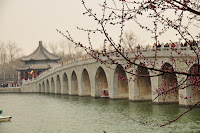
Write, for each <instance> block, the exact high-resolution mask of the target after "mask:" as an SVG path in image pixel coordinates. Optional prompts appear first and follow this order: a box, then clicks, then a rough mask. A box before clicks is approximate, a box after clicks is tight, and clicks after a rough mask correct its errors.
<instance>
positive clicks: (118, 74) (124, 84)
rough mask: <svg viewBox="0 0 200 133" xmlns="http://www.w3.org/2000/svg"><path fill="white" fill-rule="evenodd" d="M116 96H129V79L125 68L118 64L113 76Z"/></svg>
mask: <svg viewBox="0 0 200 133" xmlns="http://www.w3.org/2000/svg"><path fill="white" fill-rule="evenodd" d="M113 93H114V98H129V87H128V79H127V75H126V72H125V71H124V68H123V67H122V66H121V65H117V66H116V68H115V72H114V77H113Z"/></svg>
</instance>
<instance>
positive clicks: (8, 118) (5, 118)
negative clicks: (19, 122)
mask: <svg viewBox="0 0 200 133" xmlns="http://www.w3.org/2000/svg"><path fill="white" fill-rule="evenodd" d="M11 118H12V116H0V122H4V121H10V119H11Z"/></svg>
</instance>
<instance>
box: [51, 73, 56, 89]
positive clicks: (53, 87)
mask: <svg viewBox="0 0 200 133" xmlns="http://www.w3.org/2000/svg"><path fill="white" fill-rule="evenodd" d="M51 93H55V83H54V79H53V77H52V78H51Z"/></svg>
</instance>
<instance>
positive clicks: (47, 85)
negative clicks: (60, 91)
mask: <svg viewBox="0 0 200 133" xmlns="http://www.w3.org/2000/svg"><path fill="white" fill-rule="evenodd" d="M49 92H50V88H49V80H48V79H47V83H46V93H49Z"/></svg>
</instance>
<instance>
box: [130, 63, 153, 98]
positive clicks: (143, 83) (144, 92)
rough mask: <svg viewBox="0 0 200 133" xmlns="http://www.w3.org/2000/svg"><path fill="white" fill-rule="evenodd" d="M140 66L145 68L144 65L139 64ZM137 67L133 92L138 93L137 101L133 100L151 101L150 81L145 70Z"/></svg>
mask: <svg viewBox="0 0 200 133" xmlns="http://www.w3.org/2000/svg"><path fill="white" fill-rule="evenodd" d="M140 65H141V66H144V67H145V66H146V65H145V64H144V63H140ZM141 66H138V67H137V68H136V73H135V74H136V76H135V84H134V89H135V92H137V93H138V99H135V100H152V89H151V79H150V74H149V71H148V69H147V68H144V67H141Z"/></svg>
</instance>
